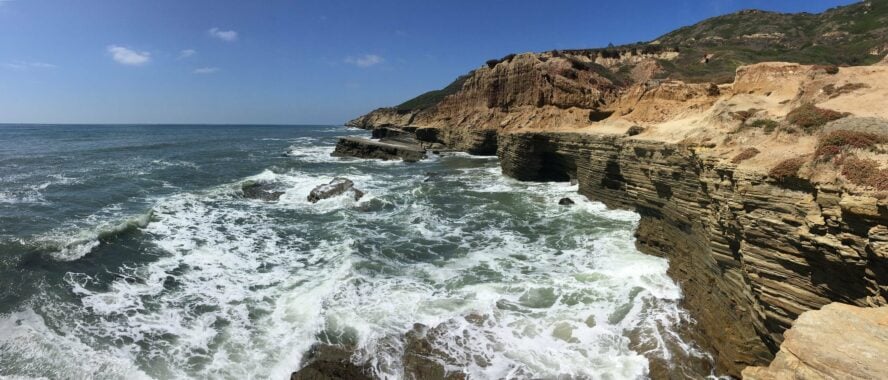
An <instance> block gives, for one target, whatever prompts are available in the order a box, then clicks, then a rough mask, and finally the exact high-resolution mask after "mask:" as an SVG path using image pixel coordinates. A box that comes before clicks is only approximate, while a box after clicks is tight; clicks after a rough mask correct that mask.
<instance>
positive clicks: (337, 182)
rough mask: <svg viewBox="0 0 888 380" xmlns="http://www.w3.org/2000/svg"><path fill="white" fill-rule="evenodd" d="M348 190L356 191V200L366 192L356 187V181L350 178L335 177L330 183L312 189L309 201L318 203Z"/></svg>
mask: <svg viewBox="0 0 888 380" xmlns="http://www.w3.org/2000/svg"><path fill="white" fill-rule="evenodd" d="M347 191H351V192H352V193H354V197H355V200H359V199H361V197H363V196H364V192H363V191H361V190H358V189H356V188H355V184H354V182H352V181H351V180H350V179H348V178H333V180H332V181H330V183H327V184H323V185H320V186H318V187H315V188H314V189H312V190H311V193H309V194H308V201H309V202H311V203H317V202H318V201H320V200H322V199H327V198H332V197H335V196H337V195H340V194H343V193H345V192H347Z"/></svg>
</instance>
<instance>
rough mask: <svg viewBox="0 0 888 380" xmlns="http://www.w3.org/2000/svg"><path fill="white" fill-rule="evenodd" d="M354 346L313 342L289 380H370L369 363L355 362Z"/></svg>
mask: <svg viewBox="0 0 888 380" xmlns="http://www.w3.org/2000/svg"><path fill="white" fill-rule="evenodd" d="M354 353H355V349H354V347H351V346H343V345H333V344H315V345H314V346H312V347H311V350H310V351H309V353H308V355H306V361H305V362H304V365H303V367H302V369H300V370H298V371H296V372H293V374H292V375H290V380H340V379H341V380H370V379H373V376H372V374H373V370H372V368H371V367H370V364H369V363H363V364H355V363H354V362H353V361H352V359H351V358H352V356H353V355H354Z"/></svg>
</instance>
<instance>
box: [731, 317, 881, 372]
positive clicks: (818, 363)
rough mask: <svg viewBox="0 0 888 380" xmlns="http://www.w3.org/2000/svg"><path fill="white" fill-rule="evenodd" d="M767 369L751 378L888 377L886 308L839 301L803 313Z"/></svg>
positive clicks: (757, 370)
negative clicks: (865, 306)
mask: <svg viewBox="0 0 888 380" xmlns="http://www.w3.org/2000/svg"><path fill="white" fill-rule="evenodd" d="M784 335H785V339H784V340H783V344H782V345H780V351H779V352H777V357H776V358H774V361H773V362H771V365H770V366H768V367H750V368H747V369H746V370H744V371H743V378H744V379H747V380H793V379H812V380H815V379H860V380H865V379H866V380H868V379H888V356H886V355H885V352H888V307H880V308H860V307H855V306H850V305H844V304H839V303H834V304H829V305H826V306H824V307H823V308H822V309H820V310H817V311H808V312H805V313H804V314H802V315H801V316H799V318H798V320H796V322H795V324H794V325H793V327H792V328H791V329H789V330H787V331H786V333H784Z"/></svg>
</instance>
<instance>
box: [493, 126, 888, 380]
mask: <svg viewBox="0 0 888 380" xmlns="http://www.w3.org/2000/svg"><path fill="white" fill-rule="evenodd" d="M499 142H500V145H499V157H500V160H501V165H502V168H503V173H504V174H506V175H509V176H511V177H514V178H517V179H520V180H530V181H567V180H570V179H573V178H575V179H577V180H578V181H579V192H580V193H581V194H583V195H586V196H588V197H589V198H591V199H594V200H599V201H602V202H604V203H605V204H607V205H608V206H609V207H616V208H628V209H632V210H635V211H637V212H638V213H639V214H641V220H640V222H639V226H638V230H637V232H636V238H637V245H638V247H639V248H640V249H641V250H642V251H644V252H646V253H650V254H654V255H659V256H664V257H667V258H668V259H669V261H670V269H669V273H670V275H671V276H672V277H673V278H674V279H675V280H676V281H678V282H679V283H680V284H681V286H682V289H683V292H684V294H685V299H684V303H685V306H686V308H688V309H689V310H690V311H691V313H692V314H693V315H694V317H695V318H696V319H697V321H698V325H699V327H700V329H701V330H702V332H703V334H704V335H705V336H706V338H707V339H706V342H703V343H704V344H709V345H710V347H711V349H712V350H713V351H714V352H716V358H717V369H718V372H719V373H727V374H730V375H734V376H738V375H739V374H740V371H741V370H742V369H743V368H744V367H746V366H748V365H763V364H765V363H768V361H769V360H770V359H771V357H772V352H776V351H777V348H778V347H779V345H780V343H781V342H782V338H783V336H782V334H783V332H784V331H785V330H786V329H788V328H789V327H790V326H791V325H792V321H793V320H795V318H796V317H798V316H799V315H800V314H801V313H803V312H805V311H808V310H815V309H819V308H820V307H822V306H823V305H826V304H828V303H831V302H834V301H840V302H845V303H849V304H854V305H859V306H876V305H883V304H885V302H886V295H888V229H886V228H885V225H886V224H888V200H885V199H876V198H874V197H872V196H867V195H860V194H854V193H850V192H848V191H847V190H846V189H842V188H839V187H835V186H829V185H825V184H824V185H814V184H811V183H805V182H804V181H801V182H800V183H796V184H794V185H792V186H789V187H787V184H786V183H781V182H779V181H777V180H775V179H773V178H770V177H769V176H768V175H766V174H762V173H759V172H755V171H748V170H742V169H738V168H737V166H736V165H734V164H731V163H730V162H727V161H725V160H722V159H720V158H718V157H711V156H708V155H707V154H706V151H707V148H703V147H699V146H693V145H684V144H675V143H666V142H662V141H646V140H639V139H636V138H626V137H622V136H617V135H603V134H591V133H579V132H573V133H572V132H524V133H509V134H502V135H500V137H499Z"/></svg>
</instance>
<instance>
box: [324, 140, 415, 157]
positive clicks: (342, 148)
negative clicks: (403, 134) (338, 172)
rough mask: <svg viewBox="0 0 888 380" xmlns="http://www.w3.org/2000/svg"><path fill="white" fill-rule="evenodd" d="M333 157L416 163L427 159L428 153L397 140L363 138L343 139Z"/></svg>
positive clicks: (337, 144) (337, 145)
mask: <svg viewBox="0 0 888 380" xmlns="http://www.w3.org/2000/svg"><path fill="white" fill-rule="evenodd" d="M331 155H332V156H333V157H357V158H374V159H380V160H398V159H400V160H403V161H404V162H416V161H419V160H422V159H425V158H426V151H425V149H423V148H422V147H421V146H420V145H418V144H416V145H414V144H409V143H405V142H401V141H396V140H386V139H383V140H370V139H366V138H362V137H343V138H340V139H339V142H338V143H336V149H335V150H333V153H332V154H331Z"/></svg>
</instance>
